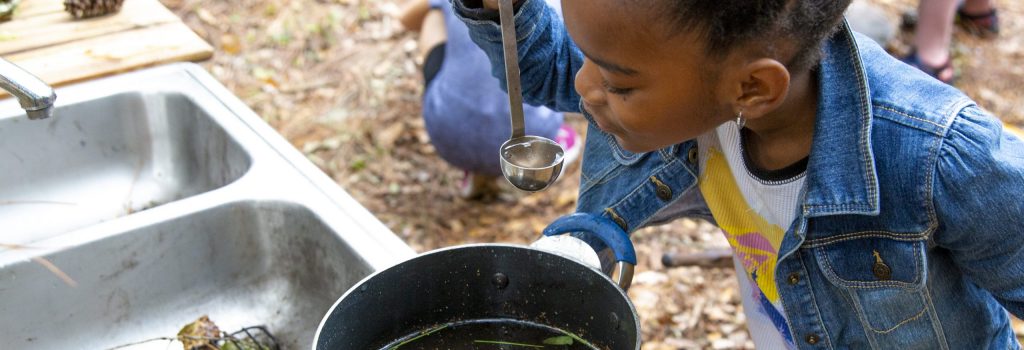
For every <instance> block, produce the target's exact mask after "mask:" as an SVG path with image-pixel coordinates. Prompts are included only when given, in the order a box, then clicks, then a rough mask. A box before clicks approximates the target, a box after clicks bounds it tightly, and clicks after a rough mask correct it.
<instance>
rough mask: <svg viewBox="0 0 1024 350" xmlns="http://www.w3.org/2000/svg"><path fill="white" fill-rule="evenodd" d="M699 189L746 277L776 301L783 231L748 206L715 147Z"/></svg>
mask: <svg viewBox="0 0 1024 350" xmlns="http://www.w3.org/2000/svg"><path fill="white" fill-rule="evenodd" d="M700 192H701V193H702V194H703V195H704V199H705V200H706V201H707V204H708V207H709V208H710V209H711V214H712V215H713V216H714V217H715V221H717V222H718V226H719V227H721V228H722V230H723V231H725V236H726V239H728V240H729V245H731V246H732V248H733V251H734V252H735V254H736V257H737V258H738V259H739V261H740V262H741V263H742V264H743V267H744V268H745V269H746V270H747V277H748V278H750V280H751V281H752V282H754V283H752V284H755V285H756V287H757V288H755V289H760V292H761V293H762V294H763V295H764V297H765V298H767V299H768V301H770V302H772V303H775V302H776V301H778V300H779V292H778V290H777V289H776V287H775V262H776V260H777V259H778V255H779V253H778V252H779V245H780V244H781V243H782V238H783V235H785V231H784V230H782V228H780V227H779V226H778V225H774V224H772V223H769V222H768V221H767V220H765V219H764V218H763V217H761V216H760V215H758V214H757V212H755V211H754V209H753V208H751V207H750V205H749V204H748V203H747V201H746V199H745V198H744V197H743V193H742V192H740V188H739V186H737V185H736V180H735V179H734V178H733V175H732V171H731V170H730V169H729V163H728V162H727V161H726V160H725V156H723V155H722V153H721V152H720V151H718V150H716V149H709V151H708V159H707V163H706V165H705V168H704V172H703V173H702V174H701V175H700ZM755 294H756V291H755ZM755 300H756V297H755Z"/></svg>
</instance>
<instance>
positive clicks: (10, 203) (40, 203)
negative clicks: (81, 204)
mask: <svg viewBox="0 0 1024 350" xmlns="http://www.w3.org/2000/svg"><path fill="white" fill-rule="evenodd" d="M0 205H68V206H77V205H78V203H71V202H59V201H34V200H23V201H0Z"/></svg>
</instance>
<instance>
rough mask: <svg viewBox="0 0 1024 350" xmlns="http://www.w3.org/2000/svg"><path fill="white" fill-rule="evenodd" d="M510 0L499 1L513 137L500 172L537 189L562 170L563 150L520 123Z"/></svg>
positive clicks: (507, 143)
mask: <svg viewBox="0 0 1024 350" xmlns="http://www.w3.org/2000/svg"><path fill="white" fill-rule="evenodd" d="M512 11H513V9H512V0H499V1H498V14H499V18H500V20H501V44H502V46H503V48H504V51H505V80H506V81H507V84H508V104H509V112H510V113H509V114H510V115H511V117H512V136H510V137H509V139H508V141H505V143H504V144H502V145H501V150H500V156H501V173H502V174H504V175H505V179H506V180H508V182H509V183H511V184H512V185H513V186H515V187H516V188H519V189H520V190H523V191H529V192H536V191H540V190H543V189H545V188H547V187H548V186H549V185H551V183H553V182H555V179H557V178H558V175H559V174H560V173H561V172H562V157H563V156H564V155H565V151H564V150H563V149H562V146H561V145H559V144H558V143H557V142H555V141H552V140H550V139H547V138H544V137H540V136H528V135H526V127H525V125H524V122H523V89H522V87H521V86H520V83H519V55H518V52H517V49H516V42H517V40H516V30H515V18H514V17H513V15H512Z"/></svg>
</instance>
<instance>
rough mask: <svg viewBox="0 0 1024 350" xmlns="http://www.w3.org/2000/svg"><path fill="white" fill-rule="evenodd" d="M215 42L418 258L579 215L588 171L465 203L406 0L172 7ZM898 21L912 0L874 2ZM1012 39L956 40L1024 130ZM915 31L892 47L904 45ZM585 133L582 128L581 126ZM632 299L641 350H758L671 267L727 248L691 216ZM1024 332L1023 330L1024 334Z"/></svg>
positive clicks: (712, 294) (665, 239)
mask: <svg viewBox="0 0 1024 350" xmlns="http://www.w3.org/2000/svg"><path fill="white" fill-rule="evenodd" d="M162 1H163V2H164V4H166V5H167V6H168V7H170V8H171V9H173V10H174V11H175V12H176V13H177V14H179V15H180V16H181V17H182V18H183V19H184V20H185V22H186V23H188V24H189V26H191V27H192V28H193V30H195V31H196V32H197V33H199V34H200V35H201V36H202V37H203V38H205V39H206V40H207V41H208V42H210V43H211V44H213V46H214V47H215V48H216V54H215V56H214V58H213V59H211V60H209V61H206V62H202V63H201V64H202V66H203V67H205V68H206V69H207V70H209V71H210V72H212V74H213V75H214V76H215V77H216V78H217V79H218V80H220V82H222V83H223V84H224V85H226V86H227V87H228V88H229V89H230V90H231V91H233V92H234V93H235V94H236V95H238V96H239V97H240V98H241V99H242V100H243V101H244V102H245V103H246V104H247V105H249V106H250V107H251V108H252V109H253V110H255V111H256V113H257V114H259V115H260V116H262V117H263V118H264V119H265V120H266V121H267V122H268V123H270V124H271V125H272V126H273V127H274V128H276V129H277V130H278V131H279V132H280V133H281V134H282V135H284V137H285V138H287V139H288V140H289V141H290V142H291V143H292V144H293V145H294V146H295V147H297V148H298V149H300V150H302V151H303V152H304V153H305V154H306V155H307V156H308V158H309V159H310V160H312V161H313V162H314V163H316V164H317V165H318V166H319V167H320V168H321V169H323V171H325V172H326V173H327V174H329V175H330V176H331V177H332V178H334V179H335V180H336V181H337V183H338V184H339V185H341V186H342V187H343V188H345V190H347V191H348V192H349V193H351V194H352V195H353V196H354V197H355V198H356V199H357V200H359V201H360V202H361V203H362V204H363V205H365V206H366V207H367V208H369V210H370V211H372V212H373V213H374V214H375V215H377V217H378V218H379V219H380V220H381V221H383V222H384V223H385V224H386V225H387V226H388V227H390V228H391V230H393V231H394V232H395V233H396V234H398V235H399V236H400V237H401V238H402V239H404V240H405V241H406V242H407V243H408V244H409V245H410V246H412V247H413V248H414V249H416V250H417V251H421V252H422V251H427V250H431V249H435V248H438V247H444V246H450V245H456V244H462V243H471V242H512V243H528V242H530V241H532V240H534V239H535V238H536V237H537V235H538V232H539V231H540V230H541V228H543V227H544V226H545V225H546V224H547V223H548V222H550V221H551V220H553V219H555V218H556V217H558V216H561V215H564V214H568V213H571V212H572V211H573V209H574V207H575V205H576V188H577V186H578V185H579V170H578V165H576V166H571V167H570V170H569V171H568V172H567V174H566V175H565V176H564V178H563V179H561V180H560V181H559V182H558V183H557V184H555V185H554V186H553V188H551V189H550V190H548V191H546V192H542V193H538V194H533V195H522V194H516V193H511V194H506V195H503V196H501V197H500V198H498V199H497V200H496V201H493V202H490V203H485V204H481V203H477V202H467V201H463V200H460V199H459V198H458V197H457V196H456V191H455V185H454V184H455V183H456V182H457V181H458V180H459V179H460V178H461V176H462V174H461V172H460V171H458V170H456V169H454V168H452V167H450V166H448V165H447V164H446V163H444V162H443V161H441V160H440V159H439V158H438V157H437V156H436V154H435V151H434V149H433V147H432V146H431V144H430V140H429V139H428V137H427V134H426V131H425V130H424V125H423V120H422V119H421V116H420V94H421V92H422V89H421V85H422V82H421V74H420V70H419V65H418V62H416V60H415V59H414V58H413V57H414V56H415V51H416V49H417V47H416V45H417V44H416V41H415V36H414V35H413V34H411V33H407V32H403V31H402V30H401V29H400V25H399V24H398V22H397V20H395V18H394V14H395V13H396V12H397V10H398V6H397V5H398V1H397V0H259V1H257V0H233V1H209V0H162ZM871 2H873V3H875V4H877V5H880V6H881V7H883V8H884V9H885V10H886V11H887V13H888V15H889V16H890V17H891V18H892V20H893V21H896V20H897V19H898V17H899V14H900V13H902V12H903V11H905V10H908V9H911V8H913V6H914V4H916V2H914V1H910V0H871ZM997 3H998V6H999V8H1000V11H1001V15H1002V20H1003V23H1002V24H1003V34H1002V35H1001V36H1000V37H999V38H997V39H995V40H979V39H975V38H972V37H969V36H967V35H964V34H963V33H958V34H956V38H955V40H956V44H955V49H954V51H955V53H956V57H957V59H956V62H955V63H956V66H957V69H958V71H959V72H960V73H961V76H960V79H959V82H958V86H959V87H960V88H962V89H963V90H964V91H965V92H967V93H968V94H969V95H970V96H972V97H973V98H975V99H976V100H977V101H978V102H979V103H980V104H981V105H982V106H983V107H985V108H987V109H989V110H991V111H993V112H994V113H995V114H996V115H998V116H1000V117H1001V118H1003V120H1004V121H1007V122H1010V123H1013V124H1016V125H1018V126H1020V125H1021V124H1024V99H1022V98H1021V96H1020V91H1021V90H1020V87H1021V86H1024V65H1022V63H1024V40H1022V39H1024V38H1021V37H1020V34H1021V30H1022V25H1021V22H1020V21H1019V19H1021V18H1024V17H1022V15H1024V4H1022V3H1019V2H1016V1H1010V0H1000V1H997ZM905 42H906V36H905V35H903V36H901V37H899V38H898V39H896V40H895V41H894V42H893V47H894V48H895V49H896V50H905V49H906V44H905ZM571 122H572V123H573V125H574V126H576V127H577V129H578V130H580V131H582V130H583V128H584V122H583V121H581V120H572V121H571ZM634 242H635V244H636V248H637V253H638V255H639V256H640V259H641V260H640V264H639V266H638V274H637V275H636V279H635V282H634V287H633V288H632V289H631V290H630V296H631V298H632V299H633V301H634V302H635V304H636V306H637V309H638V310H639V313H640V316H641V318H642V328H643V338H644V347H643V348H644V349H645V350H653V349H691V348H713V349H732V348H751V347H752V343H751V341H750V340H749V335H748V334H747V331H746V328H745V326H744V325H745V320H744V318H743V313H742V310H741V306H740V297H739V295H738V293H737V284H736V280H735V275H734V273H733V271H732V270H731V269H723V268H706V269H704V268H698V267H686V268H674V269H666V268H665V267H664V266H662V264H661V262H660V259H661V256H662V254H663V253H665V252H695V251H701V250H703V249H705V248H709V247H725V246H726V242H725V240H724V238H723V237H722V235H721V233H720V232H718V231H717V229H716V228H714V227H713V226H711V225H710V224H708V223H705V222H697V221H690V220H680V221H677V222H674V223H671V224H668V225H664V226H659V227H651V228H647V229H644V230H641V231H639V232H637V233H636V234H635V235H634ZM1018 329H1020V328H1018Z"/></svg>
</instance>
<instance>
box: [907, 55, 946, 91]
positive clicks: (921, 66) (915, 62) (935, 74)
mask: <svg viewBox="0 0 1024 350" xmlns="http://www.w3.org/2000/svg"><path fill="white" fill-rule="evenodd" d="M900 61H903V63H906V64H909V65H910V66H912V67H914V68H917V69H918V70H920V71H922V72H924V73H925V74H928V75H929V76H931V77H932V78H935V79H938V80H939V81H941V82H943V83H946V84H949V85H953V82H954V80H956V71H953V58H952V57H950V58H947V59H946V63H943V64H941V65H939V66H938V67H932V66H930V65H928V64H925V63H924V62H921V58H920V57H918V56H917V51H911V52H910V54H909V55H907V56H905V57H903V58H901V59H900ZM947 71H948V72H949V73H950V74H949V78H948V79H942V77H941V76H942V75H943V73H945V72H947Z"/></svg>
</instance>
